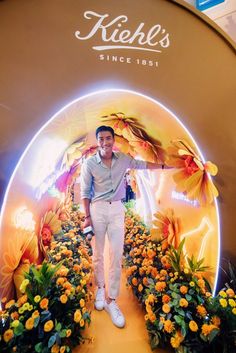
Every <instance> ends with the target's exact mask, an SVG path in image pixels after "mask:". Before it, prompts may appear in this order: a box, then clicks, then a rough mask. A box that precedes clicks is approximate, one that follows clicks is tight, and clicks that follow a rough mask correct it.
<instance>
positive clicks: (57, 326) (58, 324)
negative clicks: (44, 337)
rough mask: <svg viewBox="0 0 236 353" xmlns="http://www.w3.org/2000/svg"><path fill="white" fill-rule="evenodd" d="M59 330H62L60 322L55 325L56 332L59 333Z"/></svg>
mask: <svg viewBox="0 0 236 353" xmlns="http://www.w3.org/2000/svg"><path fill="white" fill-rule="evenodd" d="M61 328H62V325H61V323H60V322H58V323H57V324H56V327H55V329H56V331H60V330H61Z"/></svg>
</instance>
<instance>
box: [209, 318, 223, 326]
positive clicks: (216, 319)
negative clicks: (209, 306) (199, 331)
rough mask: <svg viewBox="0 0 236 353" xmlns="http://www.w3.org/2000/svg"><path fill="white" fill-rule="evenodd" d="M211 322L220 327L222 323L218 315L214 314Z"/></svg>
mask: <svg viewBox="0 0 236 353" xmlns="http://www.w3.org/2000/svg"><path fill="white" fill-rule="evenodd" d="M211 322H212V324H213V325H215V326H217V327H219V326H220V323H221V320H220V318H219V317H218V316H213V317H212V319H211Z"/></svg>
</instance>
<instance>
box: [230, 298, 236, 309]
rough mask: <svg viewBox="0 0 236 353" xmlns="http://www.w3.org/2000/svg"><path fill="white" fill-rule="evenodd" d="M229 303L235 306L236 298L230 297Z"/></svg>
mask: <svg viewBox="0 0 236 353" xmlns="http://www.w3.org/2000/svg"><path fill="white" fill-rule="evenodd" d="M229 305H230V306H232V308H234V307H235V306H236V303H235V300H234V299H229Z"/></svg>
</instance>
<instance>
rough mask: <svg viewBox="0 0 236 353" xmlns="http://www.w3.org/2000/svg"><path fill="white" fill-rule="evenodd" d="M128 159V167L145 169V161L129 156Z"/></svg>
mask: <svg viewBox="0 0 236 353" xmlns="http://www.w3.org/2000/svg"><path fill="white" fill-rule="evenodd" d="M129 158H130V161H129V168H130V169H147V162H146V161H141V160H139V159H134V158H132V157H130V156H129Z"/></svg>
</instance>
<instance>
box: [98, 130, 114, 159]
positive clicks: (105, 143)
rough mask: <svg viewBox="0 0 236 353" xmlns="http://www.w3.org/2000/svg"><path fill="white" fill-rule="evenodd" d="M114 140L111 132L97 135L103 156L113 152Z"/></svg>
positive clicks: (102, 132)
mask: <svg viewBox="0 0 236 353" xmlns="http://www.w3.org/2000/svg"><path fill="white" fill-rule="evenodd" d="M114 142H115V140H114V138H113V136H112V134H111V133H110V131H101V132H99V133H98V135H97V143H98V147H99V149H100V152H101V154H102V155H107V154H110V153H111V152H112V148H113V145H114Z"/></svg>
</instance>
